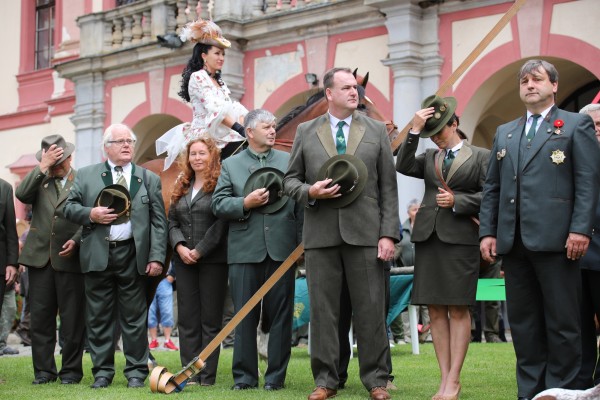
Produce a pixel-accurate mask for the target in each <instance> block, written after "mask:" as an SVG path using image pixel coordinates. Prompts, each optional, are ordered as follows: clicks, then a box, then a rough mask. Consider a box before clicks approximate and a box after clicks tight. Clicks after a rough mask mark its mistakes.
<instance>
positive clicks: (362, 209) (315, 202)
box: [283, 68, 400, 400]
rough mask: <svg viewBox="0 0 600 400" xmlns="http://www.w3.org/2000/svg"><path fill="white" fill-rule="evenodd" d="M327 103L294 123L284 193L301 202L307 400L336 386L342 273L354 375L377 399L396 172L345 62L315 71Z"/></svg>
mask: <svg viewBox="0 0 600 400" xmlns="http://www.w3.org/2000/svg"><path fill="white" fill-rule="evenodd" d="M323 84H324V86H325V96H326V98H327V101H328V104H329V111H328V112H327V113H326V114H324V115H321V116H320V117H317V118H316V119H314V120H312V121H308V122H305V123H303V124H301V125H299V126H298V131H297V133H296V137H295V139H294V145H293V147H292V154H291V159H290V164H289V168H288V172H287V173H286V175H285V178H284V180H283V182H284V188H285V193H286V194H288V195H289V196H290V197H291V198H293V199H295V200H296V201H297V202H298V203H300V204H302V205H303V206H305V207H306V208H305V211H304V232H303V238H304V248H305V261H306V273H307V279H308V291H309V296H310V304H311V307H310V321H311V323H310V338H311V339H310V340H311V353H310V356H311V367H312V372H313V377H314V380H315V385H316V388H315V389H314V391H313V392H312V393H311V394H310V395H309V397H308V398H309V400H323V399H327V398H330V397H334V396H335V395H336V394H337V390H338V386H339V383H340V379H339V375H338V372H339V371H338V369H339V365H338V364H339V341H338V321H339V314H340V297H341V292H342V284H343V283H342V282H343V281H344V279H343V278H344V276H345V277H346V281H347V284H348V290H349V293H350V299H351V302H352V310H353V312H354V327H355V329H356V333H357V337H358V346H359V364H360V377H361V381H362V383H363V385H364V386H365V388H366V389H367V390H368V391H369V394H370V397H371V399H374V400H385V399H389V398H390V395H389V393H388V392H387V389H386V385H387V381H388V376H389V371H388V367H387V365H386V355H387V352H388V351H389V343H388V339H387V332H386V325H385V279H386V273H385V271H384V266H383V262H384V261H390V260H392V259H393V256H394V242H398V241H399V236H400V232H399V230H398V226H399V225H400V221H399V217H398V193H397V185H396V172H395V171H394V161H393V157H392V151H391V148H390V142H389V140H388V138H387V132H386V129H385V125H383V124H382V123H380V122H377V121H375V120H372V119H370V118H368V117H366V116H364V115H362V114H361V113H359V112H357V111H356V109H357V107H358V91H357V87H358V84H357V82H356V78H355V77H354V75H353V74H352V72H351V71H350V69H348V68H333V69H331V70H329V71H327V72H326V73H325V76H324V78H323Z"/></svg>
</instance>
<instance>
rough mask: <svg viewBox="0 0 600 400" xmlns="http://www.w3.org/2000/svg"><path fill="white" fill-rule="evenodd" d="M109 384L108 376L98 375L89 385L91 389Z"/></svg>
mask: <svg viewBox="0 0 600 400" xmlns="http://www.w3.org/2000/svg"><path fill="white" fill-rule="evenodd" d="M110 384H111V381H110V380H109V379H108V378H106V377H104V376H99V377H97V378H96V380H95V381H94V383H93V384H92V386H90V387H91V388H92V389H102V388H107V387H108V386H109V385H110Z"/></svg>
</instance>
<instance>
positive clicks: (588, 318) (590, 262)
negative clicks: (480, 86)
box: [579, 104, 600, 388]
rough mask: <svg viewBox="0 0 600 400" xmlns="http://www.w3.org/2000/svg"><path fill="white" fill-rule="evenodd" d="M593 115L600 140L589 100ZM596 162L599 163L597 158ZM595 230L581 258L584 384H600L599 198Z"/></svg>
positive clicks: (590, 110)
mask: <svg viewBox="0 0 600 400" xmlns="http://www.w3.org/2000/svg"><path fill="white" fill-rule="evenodd" d="M579 112H580V113H581V114H587V115H589V116H590V117H592V120H593V121H594V127H595V128H596V139H598V141H600V104H588V105H587V106H585V107H583V108H582V109H581V110H580V111H579ZM596 163H600V161H599V160H596ZM593 224H594V232H595V235H593V236H592V240H591V241H590V245H589V247H588V251H587V254H586V255H585V256H584V257H583V258H582V259H581V262H580V264H579V267H580V268H581V282H582V296H581V341H582V344H583V348H582V362H581V373H580V375H579V376H580V378H579V380H580V384H579V386H582V387H584V388H587V387H591V386H595V385H599V384H600V365H599V363H598V352H599V351H598V336H597V333H598V329H597V325H596V324H597V322H596V321H600V291H599V290H598V288H600V200H599V201H598V206H597V207H596V215H595V217H594V218H593Z"/></svg>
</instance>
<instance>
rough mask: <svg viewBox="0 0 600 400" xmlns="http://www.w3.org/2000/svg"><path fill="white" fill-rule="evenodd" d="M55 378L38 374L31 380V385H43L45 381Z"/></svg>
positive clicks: (51, 380) (52, 380)
mask: <svg viewBox="0 0 600 400" xmlns="http://www.w3.org/2000/svg"><path fill="white" fill-rule="evenodd" d="M55 381H56V378H48V377H47V376H39V377H37V378H35V379H34V380H33V382H31V384H32V385H45V384H46V383H50V382H55Z"/></svg>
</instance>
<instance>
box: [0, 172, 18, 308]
mask: <svg viewBox="0 0 600 400" xmlns="http://www.w3.org/2000/svg"><path fill="white" fill-rule="evenodd" d="M18 258H19V238H18V237H17V219H16V217H15V201H14V199H13V188H12V186H11V184H10V183H8V182H6V181H5V180H3V179H0V274H1V275H0V277H1V279H2V280H4V273H5V270H6V266H7V265H12V266H13V267H18V261H17V260H18ZM1 303H2V302H1V301H0V304H1Z"/></svg>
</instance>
